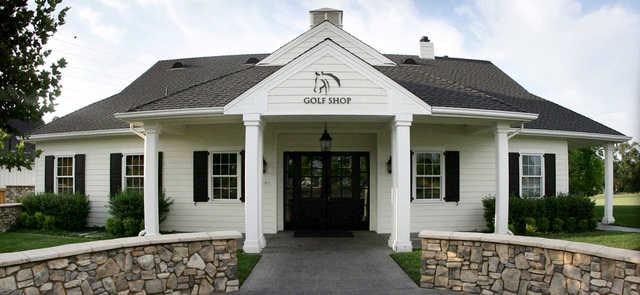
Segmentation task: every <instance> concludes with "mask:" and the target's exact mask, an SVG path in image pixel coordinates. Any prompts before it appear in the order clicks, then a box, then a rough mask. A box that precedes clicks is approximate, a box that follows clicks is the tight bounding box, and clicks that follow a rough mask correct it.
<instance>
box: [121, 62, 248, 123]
mask: <svg viewBox="0 0 640 295" xmlns="http://www.w3.org/2000/svg"><path fill="white" fill-rule="evenodd" d="M252 68H255V66H249V67H246V68H244V69H239V70H237V71H233V72H229V73H226V74H223V75H220V76H216V77H213V78H211V79H207V80H204V81H201V82H198V83H195V84H193V85H190V86H188V87H184V88H182V89H179V90H176V91H174V92H171V93H169V94H167V95H164V96H161V97H158V98H154V99H151V100H149V101H146V102H144V103H141V104H138V105H136V106H134V107H131V108H129V109H127V112H131V111H133V110H135V109H137V108H141V107H143V106H146V105H149V104H151V103H154V102H157V101H160V100H162V99H165V98H168V97H171V96H174V95H176V94H179V93H182V92H184V91H187V90H190V89H193V88H195V87H198V86H201V85H204V84H207V83H209V82H213V81H216V80H219V79H222V78H225V77H228V76H231V75H234V74H237V73H240V72H243V71H246V70H248V69H252Z"/></svg>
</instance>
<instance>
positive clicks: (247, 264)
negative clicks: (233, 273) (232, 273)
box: [237, 250, 260, 285]
mask: <svg viewBox="0 0 640 295" xmlns="http://www.w3.org/2000/svg"><path fill="white" fill-rule="evenodd" d="M237 256H238V279H239V280H240V285H242V283H244V281H245V280H246V279H247V277H249V274H250V273H251V270H253V267H254V266H256V264H257V263H258V261H259V260H260V254H249V253H244V251H242V250H238V252H237Z"/></svg>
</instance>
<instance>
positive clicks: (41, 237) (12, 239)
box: [0, 231, 97, 253]
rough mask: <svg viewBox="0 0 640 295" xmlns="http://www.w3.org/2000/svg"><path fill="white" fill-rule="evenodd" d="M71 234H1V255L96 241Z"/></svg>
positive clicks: (31, 232) (23, 232) (26, 232)
mask: <svg viewBox="0 0 640 295" xmlns="http://www.w3.org/2000/svg"><path fill="white" fill-rule="evenodd" d="M96 239H97V238H93V237H92V238H87V237H83V236H80V235H78V234H70V233H62V232H56V233H44V232H38V231H16V232H6V233H0V253H6V252H16V251H24V250H31V249H39V248H47V247H53V246H58V245H64V244H73V243H82V242H91V241H95V240H96Z"/></svg>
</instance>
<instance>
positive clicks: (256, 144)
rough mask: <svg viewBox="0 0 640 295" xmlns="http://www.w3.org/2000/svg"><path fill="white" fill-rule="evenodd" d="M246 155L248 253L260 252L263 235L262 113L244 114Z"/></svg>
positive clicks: (246, 246) (246, 233)
mask: <svg viewBox="0 0 640 295" xmlns="http://www.w3.org/2000/svg"><path fill="white" fill-rule="evenodd" d="M242 119H243V121H244V137H245V138H244V146H245V147H244V155H245V157H246V158H245V164H244V169H245V173H244V175H245V189H244V190H245V200H244V222H245V238H244V246H243V250H244V251H245V252H247V253H260V250H261V249H262V247H261V244H262V242H261V241H262V240H264V237H263V236H262V231H261V230H260V229H261V225H260V223H261V220H260V216H261V214H260V207H261V205H260V201H261V198H262V197H261V196H260V182H261V181H262V170H261V167H262V158H261V157H260V150H261V146H262V142H261V140H260V139H261V138H262V136H261V135H260V133H262V128H261V126H260V125H261V121H260V114H244V115H243V118H242Z"/></svg>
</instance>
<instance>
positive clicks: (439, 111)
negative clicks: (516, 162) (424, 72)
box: [431, 106, 538, 122]
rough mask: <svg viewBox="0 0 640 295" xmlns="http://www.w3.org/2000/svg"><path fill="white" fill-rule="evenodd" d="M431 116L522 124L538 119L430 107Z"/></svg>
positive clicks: (509, 113) (532, 115)
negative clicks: (519, 122)
mask: <svg viewBox="0 0 640 295" xmlns="http://www.w3.org/2000/svg"><path fill="white" fill-rule="evenodd" d="M431 115H432V116H434V117H459V118H474V119H494V120H514V121H522V122H529V121H533V120H535V119H538V114H535V113H525V112H513V111H500V110H485V109H469V108H455V107H435V106H432V107H431Z"/></svg>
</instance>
